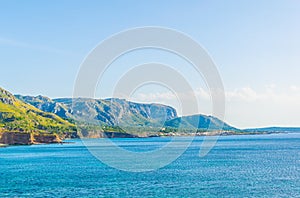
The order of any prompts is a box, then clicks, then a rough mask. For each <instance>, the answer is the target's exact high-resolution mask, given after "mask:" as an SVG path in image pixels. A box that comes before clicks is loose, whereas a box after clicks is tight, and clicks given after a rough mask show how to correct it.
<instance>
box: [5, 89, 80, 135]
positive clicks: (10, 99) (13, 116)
mask: <svg viewBox="0 0 300 198" xmlns="http://www.w3.org/2000/svg"><path fill="white" fill-rule="evenodd" d="M0 128H3V129H2V130H3V131H18V132H28V133H30V132H35V133H56V134H63V133H66V132H74V131H76V127H75V125H74V124H71V123H69V122H68V121H66V120H64V119H62V118H60V117H59V116H57V115H55V114H52V113H46V112H43V111H41V110H39V109H37V108H35V107H33V106H31V105H29V104H26V103H24V102H22V101H20V100H18V99H16V98H15V97H14V96H13V95H11V94H10V93H9V92H7V91H5V90H3V89H1V88H0Z"/></svg>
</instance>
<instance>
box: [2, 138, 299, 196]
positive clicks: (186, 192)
mask: <svg viewBox="0 0 300 198" xmlns="http://www.w3.org/2000/svg"><path fill="white" fill-rule="evenodd" d="M169 140H170V139H168V138H148V139H115V140H114V141H115V142H116V143H118V144H120V145H122V147H123V148H125V149H128V150H138V151H146V150H153V149H157V148H158V147H160V146H162V145H164V144H165V143H166V142H168V141H169ZM202 140H203V138H202V137H197V138H196V139H195V140H194V142H193V144H192V145H191V146H190V147H189V149H188V150H187V151H186V152H185V153H184V154H183V155H182V156H181V157H180V158H178V159H177V160H176V161H174V162H173V163H172V164H170V165H168V166H166V167H164V168H162V169H159V170H156V171H152V172H144V173H132V172H124V171H120V170H116V169H113V168H110V167H108V166H106V165H105V164H103V163H101V162H100V161H98V160H97V159H96V158H94V157H93V156H92V155H91V154H90V153H89V152H88V150H87V149H86V148H85V147H84V146H83V145H82V143H81V141H80V140H72V142H74V143H72V144H64V145H34V146H16V147H8V148H0V197H47V196H48V197H300V134H276V135H275V134H274V135H256V136H227V137H220V138H219V141H218V143H217V145H216V146H215V147H214V149H213V150H212V151H211V152H210V153H209V154H208V155H207V156H205V157H204V158H200V157H198V154H199V146H200V145H201V143H202ZM90 141H95V140H90Z"/></svg>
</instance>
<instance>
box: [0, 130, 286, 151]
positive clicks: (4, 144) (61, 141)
mask: <svg viewBox="0 0 300 198" xmlns="http://www.w3.org/2000/svg"><path fill="white" fill-rule="evenodd" d="M7 133H17V132H7ZM106 133H107V132H106ZM112 133H113V132H110V133H109V134H110V135H108V136H104V135H101V136H98V137H77V138H65V139H60V138H57V136H54V135H53V136H51V137H55V138H54V139H53V138H51V139H48V140H47V141H40V142H38V141H32V140H31V141H27V140H26V142H18V141H16V140H15V139H11V140H10V141H11V142H3V141H2V142H1V143H0V148H5V147H8V146H30V145H40V144H70V143H72V142H70V141H72V140H73V139H99V138H109V139H114V138H120V139H128V138H129V139H132V138H168V137H205V136H235V135H236V136H242V135H269V134H280V132H239V133H237V132H228V131H227V132H218V133H217V132H202V133H197V134H195V135H193V134H191V133H177V134H176V133H169V134H153V135H148V136H144V135H143V136H138V135H136V134H135V135H133V134H130V135H120V133H116V134H112ZM13 137H15V136H13ZM39 137H42V136H39ZM48 137H49V136H48ZM0 139H1V138H0ZM64 140H68V141H67V142H64Z"/></svg>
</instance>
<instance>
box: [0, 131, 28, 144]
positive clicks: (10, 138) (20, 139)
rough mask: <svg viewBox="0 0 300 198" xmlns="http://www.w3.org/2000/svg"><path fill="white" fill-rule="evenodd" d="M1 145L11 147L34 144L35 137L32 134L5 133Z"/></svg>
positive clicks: (0, 141) (1, 138) (2, 135)
mask: <svg viewBox="0 0 300 198" xmlns="http://www.w3.org/2000/svg"><path fill="white" fill-rule="evenodd" d="M0 136H1V137H0V143H1V144H9V145H28V144H33V143H34V141H33V135H32V134H30V133H20V132H4V133H2V134H0Z"/></svg>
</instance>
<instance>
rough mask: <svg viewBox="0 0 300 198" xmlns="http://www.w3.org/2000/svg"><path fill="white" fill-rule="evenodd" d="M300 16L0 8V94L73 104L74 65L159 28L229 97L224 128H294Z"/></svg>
mask: <svg viewBox="0 0 300 198" xmlns="http://www.w3.org/2000/svg"><path fill="white" fill-rule="evenodd" d="M299 10H300V1H297V0H281V1H278V0H269V1H268V0H263V1H261V0H243V1H238V0H222V1H221V0H219V1H199V0H198V1H140V0H136V1H132V0H128V1H74V0H72V1H71V0H69V1H64V0H56V1H55V0H54V1H38V0H35V1H31V0H28V1H16V0H6V1H5V0H2V1H0V54H1V55H0V56H1V58H0V67H1V78H0V86H1V87H3V88H5V89H8V90H9V91H11V92H13V93H20V94H28V95H37V94H42V95H46V96H49V97H67V96H71V95H72V91H73V85H74V80H75V78H76V74H77V72H78V69H79V66H80V63H81V62H82V61H83V59H84V57H85V56H86V55H87V54H88V52H89V51H90V50H91V49H92V48H93V47H95V46H96V45H97V44H98V43H99V42H100V41H102V40H104V39H105V38H107V37H108V36H110V35H111V34H114V33H117V32H119V31H122V30H124V29H128V28H133V27H139V26H164V27H169V28H173V29H177V30H179V31H182V32H185V33H186V34H188V35H190V36H191V37H193V38H194V39H195V40H196V41H198V42H199V43H200V44H202V45H203V46H204V47H205V48H206V49H207V51H208V52H209V53H210V55H211V56H212V57H213V59H214V61H215V62H216V64H217V66H218V69H219V71H220V74H221V76H222V79H223V82H224V86H225V89H226V92H228V93H227V95H228V99H227V116H226V121H228V122H229V123H232V124H233V125H235V126H238V127H258V126H270V125H281V126H300V120H299V117H300V114H299V112H300V103H299V102H298V101H299V100H300V96H299V95H300V94H299V92H300V78H299V74H300V55H299V54H300V37H299V35H300V12H299ZM115 71H116V72H117V69H116V70H115ZM112 72H113V71H112ZM194 87H197V84H196V83H195V84H194ZM104 93H105V94H101V93H100V94H99V97H107V96H109V94H107V93H106V92H105V91H104ZM164 103H168V101H167V100H166V101H164ZM170 104H172V102H170ZM204 109H205V108H204ZM203 112H204V113H209V110H203Z"/></svg>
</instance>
